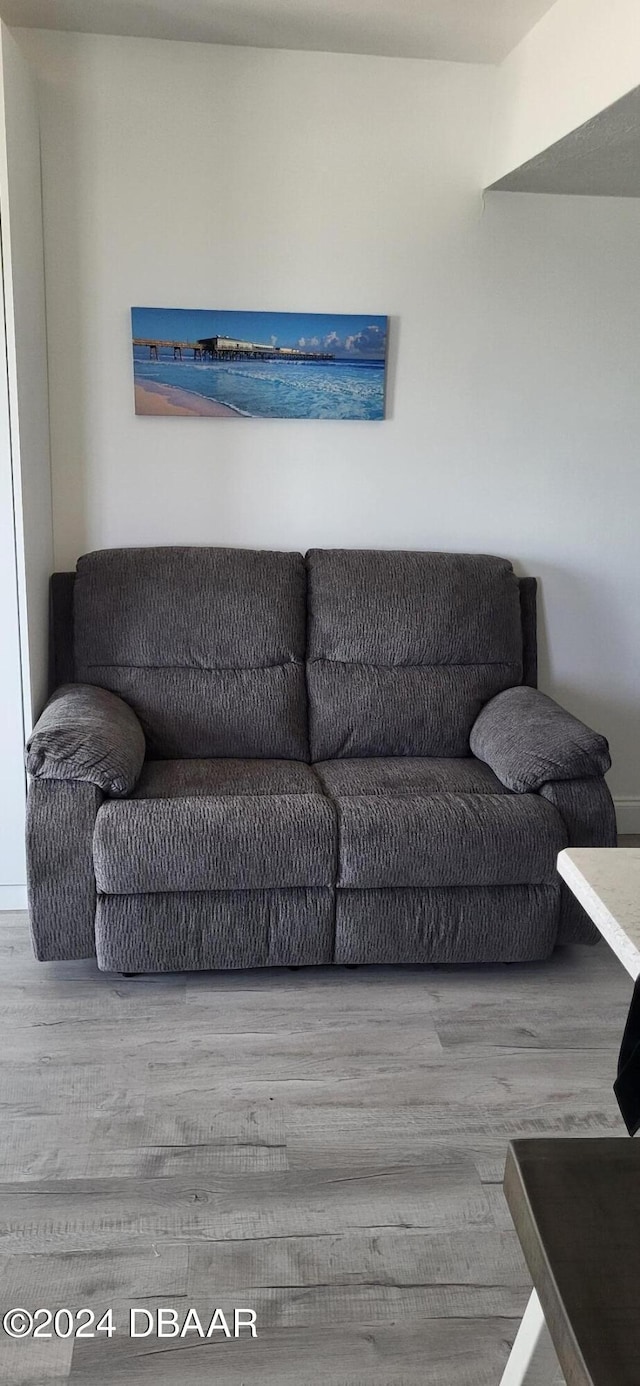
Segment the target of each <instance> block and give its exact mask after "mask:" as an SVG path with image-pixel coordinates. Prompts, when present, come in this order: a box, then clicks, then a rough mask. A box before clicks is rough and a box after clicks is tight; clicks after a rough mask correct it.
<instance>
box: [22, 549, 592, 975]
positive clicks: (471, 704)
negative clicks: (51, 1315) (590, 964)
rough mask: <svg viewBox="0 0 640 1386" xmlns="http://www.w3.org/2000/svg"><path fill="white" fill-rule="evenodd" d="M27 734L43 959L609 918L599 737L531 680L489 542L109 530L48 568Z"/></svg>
mask: <svg viewBox="0 0 640 1386" xmlns="http://www.w3.org/2000/svg"><path fill="white" fill-rule="evenodd" d="M52 594H53V599H54V600H53V632H54V640H55V682H56V683H57V684H58V685H59V686H58V687H57V688H56V691H55V692H54V694H53V696H52V698H51V699H50V701H49V703H48V705H47V707H46V708H45V711H44V712H43V714H42V716H41V718H40V720H39V721H38V723H37V725H36V727H35V729H34V731H33V733H32V735H31V738H30V740H29V745H28V748H27V768H28V770H29V773H30V775H31V777H32V778H31V782H30V788H29V802H28V820H27V847H28V869H29V902H30V912H31V927H32V933H33V940H34V947H35V951H36V955H37V957H38V958H40V959H45V960H46V959H54V958H86V957H90V956H93V955H94V954H97V959H98V965H99V967H101V968H103V969H107V970H115V971H127V972H159V971H170V970H177V969H184V968H231V967H256V966H268V965H281V964H290V965H291V964H309V963H329V962H336V963H416V962H417V963H433V962H455V963H458V962H479V961H496V960H503V961H515V960H524V959H534V958H543V957H545V956H546V955H548V954H549V953H550V952H551V950H552V949H553V947H554V945H555V944H556V943H557V942H570V941H579V940H585V941H587V940H589V939H590V938H591V937H592V929H591V926H590V925H589V924H588V922H587V920H586V916H585V915H584V914H583V913H582V911H581V910H580V909H579V907H578V906H577V905H575V904H574V903H572V900H571V897H569V896H568V894H566V893H565V892H564V890H563V887H561V884H560V881H559V879H558V877H557V874H556V869H555V862H556V857H557V853H558V852H559V851H560V849H561V848H563V847H566V846H567V845H569V844H583V845H584V844H593V845H600V846H607V845H612V844H613V843H614V842H615V821H614V813H613V805H612V802H611V798H610V795H609V791H608V789H607V787H606V784H605V781H604V778H603V776H604V774H605V772H606V771H607V769H608V768H609V764H610V761H609V754H608V748H607V743H606V741H605V740H604V738H603V737H602V736H599V735H597V734H596V733H594V732H592V731H590V730H589V729H588V728H587V727H585V726H584V725H583V724H582V723H581V722H578V721H577V720H576V719H575V718H574V717H572V716H570V715H569V713H567V712H565V711H563V710H562V709H561V708H560V707H559V706H558V705H557V704H556V703H554V702H552V701H551V699H549V698H547V697H545V696H544V695H543V694H542V693H540V692H538V691H537V689H536V687H535V682H536V672H535V671H536V655H535V645H536V636H535V580H534V579H531V578H524V579H522V578H521V579H519V578H517V577H516V576H515V574H514V572H513V569H512V567H511V564H510V563H508V562H507V561H506V560H504V559H500V558H491V557H486V556H484V555H461V554H439V553H385V552H352V551H342V550H335V551H334V550H314V551H312V552H311V553H309V554H308V555H307V557H306V559H304V558H303V557H302V556H301V555H299V554H294V553H264V552H251V551H243V550H234V549H207V548H149V549H115V550H104V551H102V552H98V553H92V554H87V555H86V556H85V557H84V558H81V559H80V561H79V563H78V565H77V572H76V574H58V575H57V576H56V577H55V578H54V579H53V582H52Z"/></svg>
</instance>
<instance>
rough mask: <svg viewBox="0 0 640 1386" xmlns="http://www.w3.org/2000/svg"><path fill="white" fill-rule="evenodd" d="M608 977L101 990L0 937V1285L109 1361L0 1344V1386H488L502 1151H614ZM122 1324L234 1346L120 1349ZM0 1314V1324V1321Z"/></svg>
mask: <svg viewBox="0 0 640 1386" xmlns="http://www.w3.org/2000/svg"><path fill="white" fill-rule="evenodd" d="M630 995H631V982H630V980H629V978H628V977H627V976H626V974H625V973H624V971H623V969H622V968H621V966H620V965H619V964H618V963H617V962H616V961H615V959H614V958H613V957H612V955H611V954H610V953H609V952H608V950H606V949H605V948H604V946H601V947H599V948H597V949H586V948H585V949H578V948H576V949H564V950H559V951H558V952H557V953H556V954H555V956H554V957H553V959H552V960H551V961H550V962H548V963H544V964H535V965H529V966H498V967H485V968H451V969H447V968H425V969H422V968H399V969H388V968H371V969H367V968H361V969H358V970H356V971H348V970H345V969H342V968H336V969H335V970H332V969H328V968H327V969H306V970H302V971H300V972H289V971H277V970H274V971H268V972H246V973H231V974H227V975H222V974H201V975H193V974H189V975H185V976H177V977H167V978H140V979H135V980H126V979H124V978H121V977H115V976H108V975H104V974H101V973H99V972H98V971H97V970H96V968H95V967H94V966H93V965H91V964H88V963H67V964H47V965H44V964H38V963H36V962H34V961H33V959H32V957H31V951H30V945H29V940H28V930H27V920H26V916H24V915H12V916H11V915H4V916H0V1114H1V1134H0V1284H1V1287H2V1293H1V1301H2V1313H4V1312H5V1310H6V1309H9V1308H12V1307H13V1306H14V1305H16V1306H18V1305H19V1306H23V1307H25V1308H27V1309H30V1310H31V1311H33V1310H35V1309H36V1308H39V1307H41V1306H46V1307H49V1308H51V1309H52V1310H55V1309H57V1308H61V1307H68V1308H70V1309H72V1310H75V1309H79V1308H80V1307H83V1306H87V1307H90V1308H92V1309H93V1310H94V1311H95V1312H96V1314H98V1315H99V1314H100V1313H102V1312H103V1311H104V1310H105V1309H106V1308H108V1307H109V1306H111V1307H112V1308H113V1311H114V1319H115V1321H116V1322H117V1323H118V1325H122V1327H121V1328H119V1331H118V1332H117V1333H116V1334H115V1335H114V1337H112V1338H111V1339H110V1340H106V1339H105V1338H104V1337H102V1336H99V1337H96V1338H95V1339H93V1340H91V1339H84V1340H78V1341H76V1342H75V1343H73V1342H72V1341H70V1340H66V1341H54V1340H51V1341H46V1340H41V1341H39V1342H35V1341H33V1340H26V1341H24V1342H14V1343H11V1342H10V1341H9V1340H8V1339H7V1338H6V1336H3V1335H2V1333H1V1330H0V1382H1V1383H3V1386H4V1384H5V1383H6V1386H49V1383H54V1382H65V1381H69V1382H70V1383H72V1384H73V1386H80V1384H82V1386H84V1383H87V1386H88V1384H89V1383H91V1386H116V1383H117V1384H118V1386H124V1383H127V1386H143V1383H144V1386H196V1383H197V1384H198V1386H199V1383H202V1386H204V1383H207V1386H210V1383H215V1386H498V1383H499V1380H500V1376H501V1373H502V1369H503V1367H504V1363H505V1361H506V1359H507V1356H508V1352H509V1347H510V1344H511V1342H512V1341H513V1338H514V1337H515V1333H516V1330H517V1326H518V1321H519V1319H520V1317H521V1315H522V1312H523V1310H524V1307H525V1304H526V1301H527V1297H528V1293H529V1279H528V1275H527V1272H526V1269H525V1267H524V1264H523V1260H522V1256H521V1253H520V1250H519V1246H518V1243H517V1239H516V1236H515V1233H514V1232H513V1229H512V1226H511V1220H510V1217H509V1214H508V1211H507V1208H506V1204H505V1202H504V1198H503V1195H502V1189H501V1180H502V1174H503V1169H504V1159H505V1151H506V1146H507V1142H508V1140H509V1139H510V1137H512V1136H515V1135H531V1134H539V1133H543V1132H545V1133H551V1134H560V1133H563V1134H571V1133H575V1134H578V1133H581V1134H587V1135H589V1134H593V1135H596V1134H598V1135H601V1134H605V1133H612V1134H620V1135H623V1133H624V1128H623V1126H622V1122H621V1120H620V1117H619V1115H618V1111H617V1107H616V1103H615V1100H614V1097H613V1092H612V1088H611V1084H612V1081H613V1077H614V1074H615V1066H616V1059H617V1053H618V1048H619V1044H620V1039H621V1036H622V1030H623V1025H624V1021H625V1018H626V1012H627V1007H628V1004H629V1000H630ZM132 1305H139V1306H142V1307H145V1306H146V1307H149V1308H156V1307H157V1306H158V1305H164V1306H168V1307H172V1308H175V1309H176V1310H177V1311H178V1312H179V1314H181V1315H182V1314H183V1313H185V1312H186V1309H187V1307H188V1306H190V1305H194V1306H195V1307H196V1308H197V1309H198V1310H199V1312H200V1316H201V1318H202V1319H203V1320H204V1321H205V1322H208V1315H209V1316H210V1312H212V1310H213V1309H214V1308H216V1307H220V1308H222V1309H223V1310H224V1311H225V1312H226V1311H227V1310H230V1309H232V1308H233V1307H234V1306H238V1307H249V1308H253V1309H255V1310H256V1313H257V1323H258V1338H257V1339H256V1340H255V1341H252V1340H250V1339H249V1338H241V1339H239V1340H238V1341H229V1342H228V1341H226V1340H225V1339H224V1338H222V1336H221V1335H220V1334H218V1335H216V1339H217V1340H216V1339H214V1340H212V1341H209V1342H201V1341H200V1340H199V1339H197V1338H196V1337H194V1335H193V1334H190V1335H189V1336H188V1337H187V1338H185V1339H182V1340H180V1339H176V1340H174V1339H158V1338H157V1337H153V1336H151V1337H148V1338H139V1339H131V1338H130V1337H129V1336H128V1333H127V1327H128V1317H129V1308H130V1306H132ZM0 1317H1V1315H0Z"/></svg>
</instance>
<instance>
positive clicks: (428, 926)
mask: <svg viewBox="0 0 640 1386" xmlns="http://www.w3.org/2000/svg"><path fill="white" fill-rule="evenodd" d="M559 899H560V891H559V887H558V885H557V884H547V885H530V886H458V887H457V888H454V889H449V890H438V889H436V890H433V889H432V890H339V891H338V892H337V903H336V946H335V961H336V962H337V963H481V962H530V961H533V960H534V959H538V958H546V957H548V956H549V954H550V953H551V952H552V951H553V947H554V944H555V942H556V935H557V931H558V915H559Z"/></svg>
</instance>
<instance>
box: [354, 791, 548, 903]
mask: <svg viewBox="0 0 640 1386" xmlns="http://www.w3.org/2000/svg"><path fill="white" fill-rule="evenodd" d="M336 802H337V807H338V830H339V842H340V859H339V871H338V885H339V886H342V887H344V888H346V889H352V888H354V887H371V888H378V889H384V888H389V887H392V886H403V887H407V886H460V885H529V884H533V885H537V884H541V883H543V882H544V881H550V880H553V878H554V874H555V864H556V858H557V855H558V852H560V851H561V850H562V848H563V847H566V846H567V834H566V830H565V827H564V824H563V822H562V819H561V817H560V815H559V814H558V813H557V812H556V811H555V809H553V808H552V807H551V805H550V804H547V803H545V802H544V801H543V800H542V799H540V798H538V797H537V796H536V795H526V796H516V795H497V796H495V797H494V796H493V795H488V794H431V795H426V794H425V795H419V794H415V795H405V796H403V797H400V796H395V797H393V796H390V797H388V798H387V797H386V796H385V795H382V794H376V795H354V796H352V797H350V798H341V799H338V800H337V801H336Z"/></svg>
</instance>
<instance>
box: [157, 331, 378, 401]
mask: <svg viewBox="0 0 640 1386" xmlns="http://www.w3.org/2000/svg"><path fill="white" fill-rule="evenodd" d="M131 327H132V339H133V341H132V344H133V376H134V387H135V409H136V414H156V415H162V416H163V417H178V418H179V417H183V418H189V417H193V418H233V419H240V418H259V419H383V418H384V411H385V363H386V352H387V318H386V317H379V316H376V315H371V314H369V315H367V314H361V313H360V314H346V313H339V314H335V313H243V312H227V311H224V310H220V311H216V310H212V311H209V310H207V309H190V308H132V309H131Z"/></svg>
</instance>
